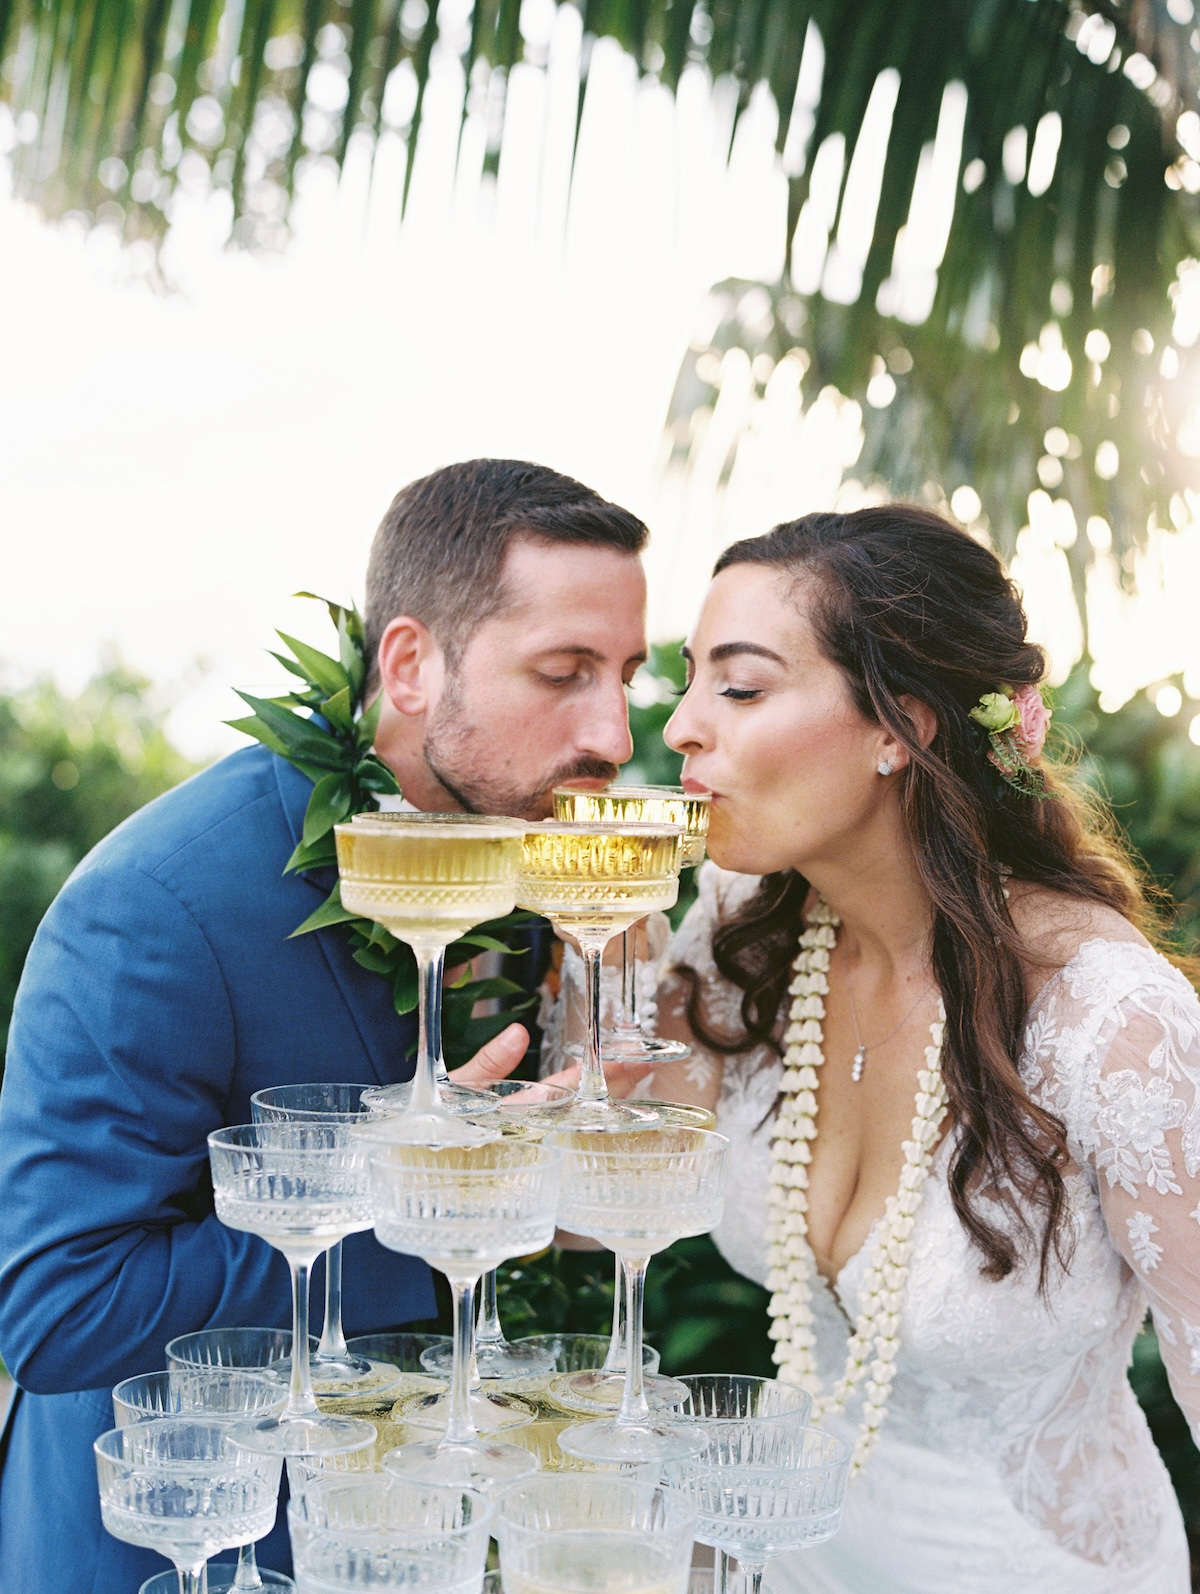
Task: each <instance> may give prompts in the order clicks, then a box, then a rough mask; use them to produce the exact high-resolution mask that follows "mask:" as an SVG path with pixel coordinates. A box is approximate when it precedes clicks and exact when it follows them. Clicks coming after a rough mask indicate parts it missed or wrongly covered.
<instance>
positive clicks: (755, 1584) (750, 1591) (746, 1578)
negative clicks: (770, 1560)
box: [738, 1561, 767, 1594]
mask: <svg viewBox="0 0 1200 1594" xmlns="http://www.w3.org/2000/svg"><path fill="white" fill-rule="evenodd" d="M738 1566H739V1567H740V1568H741V1571H742V1584H743V1587H744V1588H745V1590H746V1594H762V1580H763V1573H764V1572H765V1571H766V1570H767V1563H766V1562H765V1561H760V1562H759V1563H758V1565H757V1566H750V1565H748V1564H747V1563H746V1562H745V1561H739V1562H738Z"/></svg>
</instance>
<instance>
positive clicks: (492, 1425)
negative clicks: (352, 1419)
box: [396, 1389, 537, 1433]
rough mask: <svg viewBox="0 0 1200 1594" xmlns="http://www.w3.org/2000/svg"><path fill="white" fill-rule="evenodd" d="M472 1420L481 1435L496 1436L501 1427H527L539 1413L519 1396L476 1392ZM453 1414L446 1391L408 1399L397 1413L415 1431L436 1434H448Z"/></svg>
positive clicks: (472, 1402)
mask: <svg viewBox="0 0 1200 1594" xmlns="http://www.w3.org/2000/svg"><path fill="white" fill-rule="evenodd" d="M468 1399H469V1402H470V1407H471V1421H472V1423H473V1424H474V1425H475V1427H476V1429H477V1430H478V1431H479V1432H480V1433H495V1432H496V1431H497V1430H498V1429H501V1428H523V1427H524V1426H525V1424H526V1423H527V1422H532V1421H533V1419H534V1417H535V1416H536V1415H537V1413H536V1412H535V1411H534V1408H533V1407H532V1406H531V1405H529V1404H528V1402H527V1401H524V1400H518V1399H517V1397H516V1396H515V1395H504V1394H500V1393H498V1392H497V1393H496V1394H494V1395H485V1394H484V1393H483V1391H482V1390H479V1389H473V1390H472V1391H471V1393H470V1395H469V1397H468ZM449 1415H450V1394H449V1391H448V1390H443V1391H441V1393H439V1394H436V1395H418V1396H416V1397H415V1398H414V1399H412V1400H406V1401H404V1402H403V1404H402V1405H401V1407H400V1410H399V1411H398V1412H397V1413H396V1416H397V1418H398V1420H399V1421H400V1422H406V1423H408V1424H409V1426H410V1427H413V1428H428V1429H430V1430H431V1431H432V1432H434V1433H444V1432H445V1431H446V1423H447V1421H448V1420H449Z"/></svg>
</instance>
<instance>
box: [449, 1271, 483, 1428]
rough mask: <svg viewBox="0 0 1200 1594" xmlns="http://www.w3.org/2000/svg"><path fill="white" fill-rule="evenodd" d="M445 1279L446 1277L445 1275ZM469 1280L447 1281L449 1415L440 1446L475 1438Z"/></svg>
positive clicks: (473, 1282)
mask: <svg viewBox="0 0 1200 1594" xmlns="http://www.w3.org/2000/svg"><path fill="white" fill-rule="evenodd" d="M447 1277H448V1278H449V1274H447ZM478 1280H479V1275H478V1273H475V1274H472V1275H471V1277H470V1278H466V1279H464V1278H461V1277H457V1278H451V1279H450V1289H451V1292H452V1294H453V1296H454V1367H453V1370H452V1371H451V1374H450V1414H449V1419H448V1421H447V1423H446V1434H445V1437H444V1439H443V1440H442V1443H443V1444H444V1445H465V1444H470V1443H471V1442H472V1441H473V1440H474V1439H476V1438H477V1437H478V1435H477V1434H476V1431H475V1424H474V1423H473V1422H472V1421H471V1394H470V1385H471V1369H472V1367H473V1365H474V1362H475V1285H476V1283H477V1282H478Z"/></svg>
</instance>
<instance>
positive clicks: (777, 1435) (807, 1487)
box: [663, 1417, 852, 1594]
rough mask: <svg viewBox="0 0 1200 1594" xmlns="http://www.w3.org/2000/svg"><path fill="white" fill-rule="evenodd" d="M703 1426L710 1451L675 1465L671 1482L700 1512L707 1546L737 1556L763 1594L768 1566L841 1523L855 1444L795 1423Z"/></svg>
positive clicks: (755, 1591)
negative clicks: (852, 1449) (780, 1556)
mask: <svg viewBox="0 0 1200 1594" xmlns="http://www.w3.org/2000/svg"><path fill="white" fill-rule="evenodd" d="M703 1426H705V1427H706V1431H707V1436H706V1442H705V1446H704V1449H703V1450H702V1451H701V1452H700V1453H699V1454H698V1455H695V1456H692V1457H690V1458H688V1459H687V1460H677V1461H672V1462H670V1463H668V1465H667V1467H666V1469H665V1471H664V1474H663V1475H664V1478H665V1480H666V1481H667V1482H668V1483H669V1484H670V1485H671V1486H672V1487H673V1488H675V1489H678V1490H679V1492H680V1493H682V1494H685V1495H687V1496H688V1498H689V1499H690V1500H691V1502H692V1504H693V1506H694V1507H695V1510H696V1514H697V1516H698V1518H699V1522H698V1525H697V1529H696V1536H697V1537H698V1538H699V1540H700V1542H701V1543H702V1544H711V1545H712V1546H713V1547H714V1548H715V1549H717V1550H720V1551H723V1552H724V1553H725V1554H726V1555H731V1556H734V1557H736V1559H737V1562H738V1565H739V1566H740V1568H741V1569H742V1571H743V1573H746V1574H748V1577H747V1579H746V1581H747V1585H748V1594H761V1589H762V1579H763V1573H764V1571H765V1570H766V1565H767V1562H768V1561H773V1560H774V1559H775V1558H776V1556H779V1555H786V1554H787V1553H788V1552H789V1551H791V1550H802V1549H805V1548H807V1547H808V1546H809V1545H811V1544H820V1543H821V1542H822V1541H823V1540H825V1539H829V1538H832V1537H833V1535H834V1534H835V1533H836V1532H837V1530H838V1528H839V1527H840V1526H841V1521H842V1502H843V1500H844V1498H845V1494H846V1480H847V1478H848V1476H849V1472H850V1457H851V1453H852V1452H851V1449H850V1446H849V1445H848V1444H846V1442H845V1441H844V1440H842V1439H839V1438H837V1436H836V1435H835V1434H830V1433H826V1432H825V1431H824V1430H823V1429H821V1428H806V1427H803V1426H801V1425H800V1424H798V1423H795V1422H791V1421H777V1420H769V1421H763V1420H761V1419H759V1418H754V1417H752V1418H748V1419H747V1420H746V1421H745V1422H737V1421H726V1422H721V1423H717V1424H707V1425H703Z"/></svg>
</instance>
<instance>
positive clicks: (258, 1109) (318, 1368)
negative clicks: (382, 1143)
mask: <svg viewBox="0 0 1200 1594" xmlns="http://www.w3.org/2000/svg"><path fill="white" fill-rule="evenodd" d="M363 1089H364V1087H363V1086H362V1085H271V1086H269V1087H268V1088H267V1089H265V1090H256V1091H255V1092H254V1094H253V1096H251V1098H250V1111H251V1114H252V1115H253V1118H254V1122H255V1123H256V1124H272V1123H333V1124H355V1123H363V1122H364V1121H365V1120H366V1119H367V1117H368V1116H369V1112H368V1109H367V1108H366V1107H365V1106H364V1105H363V1100H362V1094H363ZM311 1364H312V1377H313V1388H314V1389H315V1390H316V1392H317V1394H319V1395H340V1394H353V1395H367V1394H371V1395H375V1394H382V1393H383V1392H384V1390H385V1389H386V1388H387V1387H388V1386H389V1385H390V1384H394V1383H395V1378H394V1377H393V1376H392V1375H391V1373H390V1371H389V1365H388V1364H387V1363H385V1362H375V1363H372V1362H371V1361H370V1360H369V1358H367V1357H365V1356H352V1355H351V1354H350V1352H349V1351H348V1350H347V1349H346V1338H345V1335H344V1334H343V1332H342V1242H341V1241H340V1240H337V1241H336V1242H335V1243H334V1244H333V1245H331V1246H330V1247H329V1249H328V1251H326V1253H325V1318H324V1321H323V1323H322V1324H321V1343H320V1345H319V1346H318V1347H317V1351H316V1354H315V1355H313V1356H312V1357H311Z"/></svg>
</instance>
